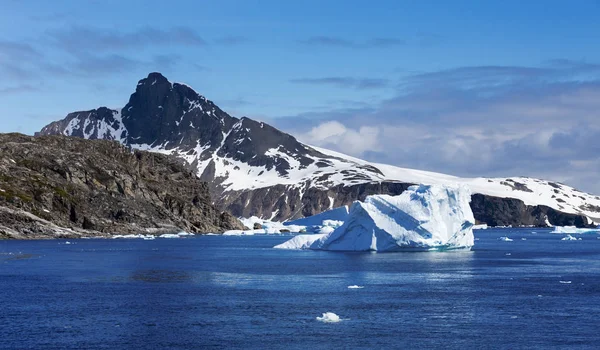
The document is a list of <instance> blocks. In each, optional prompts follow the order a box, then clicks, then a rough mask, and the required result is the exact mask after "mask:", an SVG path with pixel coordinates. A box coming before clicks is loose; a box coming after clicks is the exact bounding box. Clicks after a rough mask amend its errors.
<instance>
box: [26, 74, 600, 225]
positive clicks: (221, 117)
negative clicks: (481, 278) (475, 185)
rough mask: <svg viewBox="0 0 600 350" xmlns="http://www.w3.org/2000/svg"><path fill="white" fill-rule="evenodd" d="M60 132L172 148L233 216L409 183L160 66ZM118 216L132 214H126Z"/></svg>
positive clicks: (505, 201)
mask: <svg viewBox="0 0 600 350" xmlns="http://www.w3.org/2000/svg"><path fill="white" fill-rule="evenodd" d="M55 134H61V135H67V136H75V137H80V138H86V139H107V140H117V141H119V142H121V143H122V144H124V145H127V146H130V147H133V148H137V149H149V150H153V151H157V152H161V153H172V154H174V155H176V156H178V157H179V158H182V159H185V160H186V162H187V167H188V169H193V170H194V171H196V172H197V175H198V176H199V177H200V179H201V180H203V181H206V182H207V183H208V188H209V190H210V192H211V194H212V197H213V198H214V200H215V203H216V205H217V206H218V207H219V208H221V209H223V210H228V211H230V212H231V213H232V214H233V215H235V216H244V217H249V216H252V215H256V216H259V217H262V218H265V219H272V220H286V219H293V218H299V217H305V216H310V215H314V214H317V213H320V212H322V211H324V210H327V209H330V208H332V207H337V206H341V205H348V204H350V203H352V201H354V200H357V199H359V200H364V198H365V197H366V196H367V195H369V194H392V195H397V194H400V193H401V192H402V191H404V190H405V189H406V188H407V187H408V186H409V184H406V183H400V182H394V181H391V180H389V179H388V178H385V176H384V174H383V173H382V171H380V170H379V169H378V168H377V167H375V166H373V165H369V164H365V163H364V162H360V161H359V162H355V161H354V160H349V159H345V158H343V157H342V156H339V157H338V156H336V155H331V154H329V153H328V154H323V153H322V152H321V151H319V150H317V149H315V148H312V147H310V146H307V145H304V144H302V143H301V142H299V141H298V140H296V139H295V138H294V137H293V136H291V135H289V134H286V133H284V132H281V131H279V130H277V129H275V128H273V127H272V126H270V125H268V124H265V123H262V122H258V121H255V120H252V119H249V118H241V119H238V118H235V117H232V116H230V115H228V114H227V113H225V112H224V111H222V110H221V109H220V108H219V107H217V106H216V105H215V104H214V103H213V102H211V101H210V100H207V99H206V98H205V97H204V96H201V95H199V94H198V93H196V92H195V91H194V90H193V89H191V88H190V87H188V86H187V85H185V84H180V83H172V82H170V81H168V80H167V79H166V78H165V77H164V76H162V75H161V74H160V73H150V74H149V75H148V77H146V78H144V79H142V80H140V81H139V82H138V84H137V87H136V91H135V92H134V93H133V94H132V95H131V97H130V99H129V102H128V103H127V105H125V107H124V108H123V109H121V110H120V111H116V110H110V109H108V108H105V107H101V108H98V109H95V110H91V111H87V112H75V113H71V114H69V115H67V117H66V118H65V119H63V120H61V121H57V122H54V123H51V124H49V125H48V126H46V127H44V128H43V129H42V130H41V131H40V132H39V133H38V134H37V135H55ZM323 152H326V151H323ZM252 171H255V172H254V173H252V174H251V172H252ZM263 179H265V180H264V181H263ZM488 181H489V182H490V183H493V181H492V180H488ZM520 181H522V180H520ZM265 183H266V185H265ZM500 184H501V185H503V186H505V187H507V188H510V189H511V190H512V191H515V192H526V193H533V190H532V189H530V188H529V187H528V185H527V184H526V183H522V182H519V180H518V179H517V180H514V179H510V178H508V179H505V180H504V179H502V180H501V182H500ZM548 185H549V186H551V188H550V189H552V190H554V191H555V192H556V194H557V196H559V195H560V196H562V197H561V198H559V197H556V202H558V204H559V205H558V206H557V205H553V207H555V208H558V209H565V208H567V204H566V202H565V200H566V199H568V193H571V192H572V191H571V190H568V189H567V190H565V189H564V188H563V186H561V185H559V184H555V183H549V184H548ZM118 190H119V189H118V188H117V191H118ZM561 191H562V192H561ZM563 192H564V193H563ZM553 198H554V197H553ZM581 198H582V199H584V200H585V198H584V197H581ZM543 204H547V203H543ZM471 206H472V208H473V212H474V214H475V218H476V219H477V220H478V221H480V222H481V223H487V224H488V225H491V226H497V225H543V224H545V223H546V219H548V220H549V222H550V223H552V224H553V225H562V223H573V224H576V225H578V226H584V225H585V224H586V223H587V220H586V219H585V218H584V217H583V216H579V215H571V214H565V213H563V212H560V211H558V210H555V209H551V208H549V207H546V206H544V205H539V206H534V207H528V206H526V205H525V204H524V203H523V202H522V201H521V200H518V199H512V198H497V197H491V196H485V195H474V196H473V202H472V204H471ZM595 208H596V207H594V206H592V205H591V204H586V203H584V205H582V206H580V207H579V209H577V210H578V211H579V210H587V211H588V212H594V213H595V212H598V213H600V210H598V211H596V210H595ZM599 208H600V207H599ZM71 216H72V220H70V221H71V222H77V223H78V224H81V225H82V226H85V227H98V225H99V224H98V223H97V222H96V221H94V220H93V219H92V218H87V220H84V219H85V216H83V217H82V216H81V215H79V213H78V212H77V210H75V212H73V213H72V215H71ZM597 216H598V217H600V214H598V215H597ZM119 217H122V218H123V220H126V219H127V218H129V217H130V213H122V214H119ZM591 217H595V215H591ZM84 224H85V225H84Z"/></svg>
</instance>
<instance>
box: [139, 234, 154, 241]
mask: <svg viewBox="0 0 600 350" xmlns="http://www.w3.org/2000/svg"><path fill="white" fill-rule="evenodd" d="M142 239H143V240H144V241H151V240H153V239H156V237H154V236H152V235H147V236H144V237H142Z"/></svg>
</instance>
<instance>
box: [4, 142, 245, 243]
mask: <svg viewBox="0 0 600 350" xmlns="http://www.w3.org/2000/svg"><path fill="white" fill-rule="evenodd" d="M241 228H243V227H242V225H241V223H240V222H239V221H238V220H237V219H235V218H234V217H233V216H231V215H230V214H228V213H226V212H221V211H218V210H217V209H216V208H215V207H214V205H213V204H212V200H211V198H210V195H209V190H208V186H207V184H206V183H205V182H203V181H201V180H200V179H198V178H197V177H196V175H195V174H194V173H193V172H191V171H190V170H188V169H187V168H186V167H185V164H184V162H183V161H182V160H180V159H177V158H175V157H170V156H166V155H161V154H155V153H151V152H145V151H139V150H132V149H130V148H127V147H126V146H123V145H121V144H119V143H117V142H114V141H105V140H96V141H90V140H84V139H81V138H74V137H65V136H42V137H30V136H25V135H20V134H0V238H40V237H78V236H82V235H83V236H98V235H102V236H103V235H106V236H108V235H112V234H125V233H157V234H158V233H166V232H177V231H181V230H184V231H188V232H200V233H202V232H221V231H224V230H230V229H241Z"/></svg>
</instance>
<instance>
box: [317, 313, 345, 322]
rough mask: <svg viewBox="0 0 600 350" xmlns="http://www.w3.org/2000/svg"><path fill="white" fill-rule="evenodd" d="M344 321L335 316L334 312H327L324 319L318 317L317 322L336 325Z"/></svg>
mask: <svg viewBox="0 0 600 350" xmlns="http://www.w3.org/2000/svg"><path fill="white" fill-rule="evenodd" d="M341 320H342V319H341V318H340V316H338V315H336V314H334V313H333V312H325V313H324V314H323V316H322V317H317V321H321V322H325V323H336V322H340V321H341Z"/></svg>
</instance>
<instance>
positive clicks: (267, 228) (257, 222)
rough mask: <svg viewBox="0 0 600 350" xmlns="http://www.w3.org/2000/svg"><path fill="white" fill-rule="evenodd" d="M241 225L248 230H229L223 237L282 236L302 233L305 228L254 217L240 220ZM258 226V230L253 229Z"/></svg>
mask: <svg viewBox="0 0 600 350" xmlns="http://www.w3.org/2000/svg"><path fill="white" fill-rule="evenodd" d="M240 221H241V222H242V224H243V225H244V226H246V227H248V230H244V231H242V230H231V231H226V232H225V233H224V235H225V236H248V235H254V234H282V233H287V232H304V231H305V230H306V227H305V226H301V225H287V224H284V223H281V222H277V221H269V220H263V219H260V218H258V217H256V216H252V217H250V218H247V219H246V218H240ZM257 226H260V228H257V229H254V228H255V227H257Z"/></svg>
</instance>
